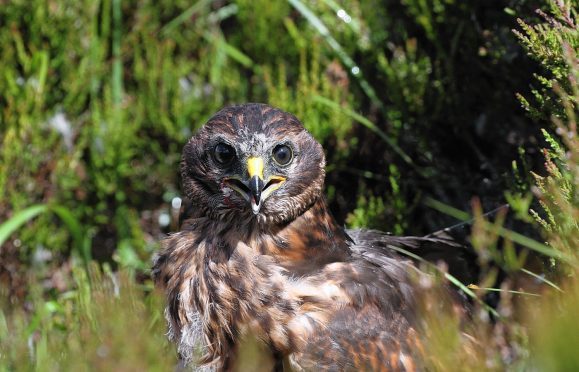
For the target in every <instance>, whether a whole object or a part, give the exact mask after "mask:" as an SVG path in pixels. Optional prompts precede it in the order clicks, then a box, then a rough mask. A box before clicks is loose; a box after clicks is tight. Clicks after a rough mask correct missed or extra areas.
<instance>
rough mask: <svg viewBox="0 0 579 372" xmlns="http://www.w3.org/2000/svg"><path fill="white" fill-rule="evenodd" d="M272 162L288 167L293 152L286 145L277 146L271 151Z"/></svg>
mask: <svg viewBox="0 0 579 372" xmlns="http://www.w3.org/2000/svg"><path fill="white" fill-rule="evenodd" d="M272 155H273V160H275V162H276V163H278V164H279V165H288V164H289V163H290V162H291V161H292V158H293V152H292V149H291V147H289V146H288V145H277V146H276V147H274V148H273V151H272Z"/></svg>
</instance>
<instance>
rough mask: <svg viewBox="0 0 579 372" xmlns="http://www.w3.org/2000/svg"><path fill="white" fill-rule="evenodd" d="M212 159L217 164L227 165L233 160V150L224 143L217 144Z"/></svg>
mask: <svg viewBox="0 0 579 372" xmlns="http://www.w3.org/2000/svg"><path fill="white" fill-rule="evenodd" d="M213 157H214V158H215V160H216V161H217V162H218V163H219V164H222V165H225V164H229V163H231V162H232V161H233V159H235V149H234V148H233V147H231V146H229V145H228V144H226V143H223V142H221V143H218V144H217V146H215V149H213Z"/></svg>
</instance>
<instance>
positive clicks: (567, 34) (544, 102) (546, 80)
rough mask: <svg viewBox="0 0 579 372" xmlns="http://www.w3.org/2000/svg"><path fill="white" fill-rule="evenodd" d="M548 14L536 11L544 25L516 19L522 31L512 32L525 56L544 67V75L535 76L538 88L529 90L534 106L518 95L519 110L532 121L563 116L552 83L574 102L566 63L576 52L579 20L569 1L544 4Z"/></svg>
mask: <svg viewBox="0 0 579 372" xmlns="http://www.w3.org/2000/svg"><path fill="white" fill-rule="evenodd" d="M547 4H548V6H549V10H550V12H549V13H550V14H546V13H545V12H543V11H541V10H539V11H538V13H539V15H541V16H542V18H543V20H544V23H541V24H536V25H529V24H528V23H526V22H525V21H523V20H522V19H518V23H519V26H520V27H521V30H522V31H519V30H513V32H514V33H515V34H516V35H517V37H518V38H519V40H520V41H521V43H522V44H523V45H524V46H525V48H526V50H527V52H528V54H529V56H531V57H532V58H533V59H535V60H537V61H538V62H539V63H540V64H541V65H542V66H543V68H544V70H545V72H546V74H545V75H536V76H535V77H536V79H537V81H538V83H539V87H538V88H534V89H532V92H531V93H532V95H533V98H534V100H535V101H536V102H535V104H531V103H529V101H528V100H527V99H526V98H525V97H523V96H522V95H519V100H520V102H521V104H522V105H523V107H524V108H525V109H526V110H527V111H528V112H529V113H530V115H531V116H532V117H534V118H536V119H549V116H550V115H552V114H554V115H557V116H559V117H564V115H565V111H564V110H562V102H561V98H563V97H561V96H559V95H556V94H553V89H552V88H553V86H554V84H559V85H560V86H561V87H562V89H564V90H565V91H566V92H567V93H568V94H571V96H570V97H569V98H571V99H577V96H576V95H575V93H574V92H573V91H572V90H571V86H570V85H569V80H568V76H569V74H570V73H571V70H570V68H571V65H570V64H569V60H570V59H573V58H576V57H574V56H573V55H576V52H577V50H579V23H578V21H579V18H578V17H577V9H576V8H573V2H572V1H564V0H560V1H554V0H549V1H547Z"/></svg>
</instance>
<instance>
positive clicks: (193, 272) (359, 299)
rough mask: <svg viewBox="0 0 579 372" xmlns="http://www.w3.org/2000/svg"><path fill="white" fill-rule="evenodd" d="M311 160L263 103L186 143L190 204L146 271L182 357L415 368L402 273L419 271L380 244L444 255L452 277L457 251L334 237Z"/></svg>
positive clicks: (413, 241) (229, 363)
mask: <svg viewBox="0 0 579 372" xmlns="http://www.w3.org/2000/svg"><path fill="white" fill-rule="evenodd" d="M324 166H325V158H324V154H323V150H322V148H321V146H320V145H319V144H318V143H317V142H316V141H315V140H314V138H313V137H312V136H311V135H310V134H309V133H308V132H307V131H306V130H305V129H304V128H303V126H302V124H301V123H300V122H299V120H298V119H296V118H295V117H294V116H293V115H291V114H288V113H286V112H283V111H281V110H278V109H275V108H272V107H269V106H267V105H263V104H246V105H240V106H232V107H228V108H225V109H223V110H221V111H220V112H218V113H217V114H216V115H215V116H214V117H213V118H211V119H210V120H209V122H208V123H207V124H205V126H203V127H202V128H201V129H200V130H199V131H198V132H197V133H196V134H195V135H194V136H193V137H192V138H191V140H190V141H189V142H188V143H187V145H186V146H185V148H184V150H183V158H182V163H181V176H182V179H183V190H184V192H185V195H186V197H187V198H188V199H189V200H190V204H189V207H188V208H187V209H186V211H185V216H184V220H183V223H182V227H181V231H179V232H177V233H175V234H172V235H170V236H169V237H168V238H167V239H165V240H164V241H163V242H162V249H161V251H160V252H159V254H158V255H157V257H156V258H155V262H154V267H153V276H154V280H155V282H156V283H157V285H158V286H159V287H161V288H162V289H163V290H164V292H165V294H166V296H167V307H166V318H167V320H168V323H169V337H170V338H171V339H172V340H173V341H174V342H176V343H177V345H178V351H179V353H180V355H181V357H182V358H183V360H184V361H185V362H186V363H192V364H193V365H196V366H204V367H207V368H214V369H217V370H233V369H235V368H237V367H238V365H237V363H238V360H239V356H240V353H243V352H244V345H245V343H246V342H245V340H248V339H250V340H257V341H256V342H257V343H259V344H260V350H261V351H260V355H263V356H266V357H268V358H269V359H270V360H271V361H272V363H273V364H270V365H268V364H263V365H262V366H268V368H269V367H271V368H275V369H277V370H281V369H293V370H361V369H363V370H408V371H412V370H415V369H417V368H418V362H417V360H416V358H415V355H416V352H415V351H416V349H417V348H418V347H419V345H420V342H419V340H418V338H417V331H416V320H415V316H416V313H415V307H416V306H415V298H416V294H417V289H416V288H415V287H414V286H413V284H412V283H414V281H413V280H411V278H410V277H411V276H413V275H422V274H421V273H420V272H419V271H418V270H417V269H416V268H415V266H414V265H413V263H412V262H411V261H410V260H409V259H407V258H405V257H402V256H400V255H399V254H397V253H396V251H395V250H392V249H390V248H389V247H391V246H395V247H401V248H404V249H406V250H410V251H413V252H415V253H417V254H419V255H423V256H427V255H429V254H431V255H432V257H431V258H433V259H438V258H440V257H443V256H448V257H453V260H454V261H456V262H454V263H452V266H453V267H458V271H459V274H461V273H465V272H466V264H465V262H463V261H462V258H461V257H462V256H461V255H460V254H458V253H457V251H458V250H460V249H461V246H460V245H459V244H456V243H454V242H452V241H451V240H448V239H446V238H439V237H423V238H417V237H393V236H388V235H386V234H384V233H381V232H378V231H368V230H354V231H345V230H344V229H343V228H341V227H340V226H339V225H338V224H337V223H336V221H335V220H334V219H333V217H332V216H331V215H330V213H329V212H328V209H327V207H326V203H325V200H324V197H323V192H322V189H323V182H324V176H325V172H324ZM449 252H450V253H451V254H448V253H449ZM412 273H414V274H412ZM248 343H250V342H248Z"/></svg>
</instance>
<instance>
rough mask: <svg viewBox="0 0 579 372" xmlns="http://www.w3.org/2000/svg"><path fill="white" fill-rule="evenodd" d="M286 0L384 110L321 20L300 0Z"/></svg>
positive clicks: (373, 101)
mask: <svg viewBox="0 0 579 372" xmlns="http://www.w3.org/2000/svg"><path fill="white" fill-rule="evenodd" d="M288 2H289V3H290V4H291V5H292V6H293V7H294V8H295V9H296V10H297V11H298V12H300V14H301V15H302V16H303V17H304V18H305V19H306V20H307V21H308V22H309V23H310V25H312V27H313V28H314V29H315V30H316V31H317V32H318V33H319V34H320V35H321V36H322V37H323V38H324V40H325V41H326V43H328V45H329V46H330V47H331V48H332V49H333V50H334V52H335V53H336V55H337V56H338V58H340V60H341V61H342V63H343V64H344V65H345V66H346V67H347V68H348V70H350V72H351V74H352V76H353V77H354V78H355V79H356V80H357V81H358V84H360V87H361V88H362V90H363V91H364V93H365V94H366V95H367V96H368V98H370V100H371V101H372V103H373V104H374V105H375V106H376V107H378V108H380V110H381V111H382V112H385V108H384V105H383V104H382V101H380V99H379V98H378V96H377V95H376V91H374V88H372V86H371V85H370V83H368V81H367V80H366V79H365V78H364V76H363V75H362V72H361V71H360V68H359V67H358V66H357V64H356V62H354V60H353V59H352V58H351V57H350V56H349V55H348V53H346V51H345V50H344V48H342V46H341V45H340V43H338V41H337V40H336V39H335V38H334V37H333V36H332V35H331V34H330V31H329V30H328V28H327V27H326V25H324V23H323V22H322V20H321V19H320V18H318V16H316V15H315V14H314V13H313V12H312V11H311V10H310V9H309V8H308V7H307V6H306V5H305V4H304V3H303V2H302V1H301V0H288Z"/></svg>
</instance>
